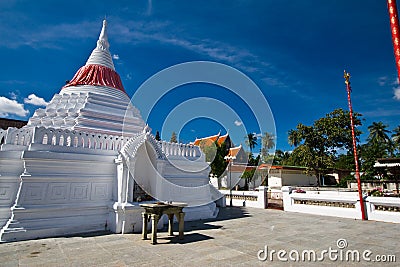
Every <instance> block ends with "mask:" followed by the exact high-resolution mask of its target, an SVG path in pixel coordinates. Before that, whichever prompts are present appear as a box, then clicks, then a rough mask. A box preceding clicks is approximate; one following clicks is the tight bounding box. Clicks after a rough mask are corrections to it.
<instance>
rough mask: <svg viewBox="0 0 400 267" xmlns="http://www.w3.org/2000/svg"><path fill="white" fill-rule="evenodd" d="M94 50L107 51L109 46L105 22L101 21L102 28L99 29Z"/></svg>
mask: <svg viewBox="0 0 400 267" xmlns="http://www.w3.org/2000/svg"><path fill="white" fill-rule="evenodd" d="M96 48H98V49H102V50H108V49H109V48H110V44H109V43H108V37H107V20H103V28H101V32H100V36H99V40H98V41H97V47H96Z"/></svg>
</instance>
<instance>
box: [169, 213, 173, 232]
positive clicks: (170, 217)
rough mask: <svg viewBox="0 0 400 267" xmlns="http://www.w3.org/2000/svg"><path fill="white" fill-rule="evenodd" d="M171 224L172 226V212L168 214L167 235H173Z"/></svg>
mask: <svg viewBox="0 0 400 267" xmlns="http://www.w3.org/2000/svg"><path fill="white" fill-rule="evenodd" d="M173 226H174V214H173V213H171V214H168V235H169V236H173V235H174V230H173Z"/></svg>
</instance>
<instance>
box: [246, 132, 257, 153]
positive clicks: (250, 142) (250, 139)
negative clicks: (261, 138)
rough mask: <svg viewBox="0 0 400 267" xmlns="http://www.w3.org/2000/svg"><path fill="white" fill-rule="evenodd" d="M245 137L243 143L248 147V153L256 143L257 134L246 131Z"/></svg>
mask: <svg viewBox="0 0 400 267" xmlns="http://www.w3.org/2000/svg"><path fill="white" fill-rule="evenodd" d="M245 138H246V139H245V143H246V145H247V146H248V147H249V148H250V153H253V149H254V148H255V146H256V145H257V144H258V143H257V136H256V135H255V134H254V133H248V134H247V136H246V137H245Z"/></svg>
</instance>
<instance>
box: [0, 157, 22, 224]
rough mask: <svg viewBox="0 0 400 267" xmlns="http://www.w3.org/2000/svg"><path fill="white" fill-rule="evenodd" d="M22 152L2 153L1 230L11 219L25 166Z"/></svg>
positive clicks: (0, 170)
mask: <svg viewBox="0 0 400 267" xmlns="http://www.w3.org/2000/svg"><path fill="white" fill-rule="evenodd" d="M21 155H22V151H0V229H1V227H3V226H4V225H5V224H6V222H7V221H8V220H9V219H10V217H11V210H10V209H11V207H12V206H13V205H14V203H15V197H16V195H17V191H18V186H19V181H20V175H21V173H22V172H23V169H24V164H23V162H22V160H21Z"/></svg>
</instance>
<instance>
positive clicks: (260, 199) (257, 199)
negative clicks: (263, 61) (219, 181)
mask: <svg viewBox="0 0 400 267" xmlns="http://www.w3.org/2000/svg"><path fill="white" fill-rule="evenodd" d="M267 189H268V187H266V186H260V187H258V190H257V191H235V190H232V191H230V190H219V191H220V192H221V194H223V195H225V199H226V205H227V206H230V203H231V201H232V206H236V207H237V206H240V207H252V208H262V209H266V208H267V206H268V198H267Z"/></svg>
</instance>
